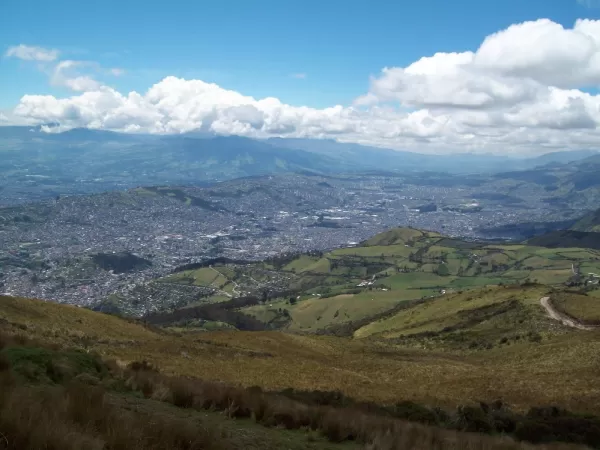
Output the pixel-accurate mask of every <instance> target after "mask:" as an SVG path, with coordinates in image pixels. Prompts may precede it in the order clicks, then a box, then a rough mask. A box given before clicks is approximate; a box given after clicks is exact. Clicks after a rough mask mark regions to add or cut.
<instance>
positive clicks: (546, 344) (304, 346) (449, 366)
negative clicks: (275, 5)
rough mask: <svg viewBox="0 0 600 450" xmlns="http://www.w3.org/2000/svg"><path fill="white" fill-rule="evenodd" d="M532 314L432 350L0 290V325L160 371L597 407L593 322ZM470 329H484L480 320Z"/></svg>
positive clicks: (402, 396) (357, 391)
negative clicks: (480, 340)
mask: <svg viewBox="0 0 600 450" xmlns="http://www.w3.org/2000/svg"><path fill="white" fill-rule="evenodd" d="M540 292H541V290H540V288H537V287H535V288H531V290H530V291H528V292H523V293H522V294H520V296H521V298H532V299H537V300H538V301H539V296H540ZM474 295H475V296H476V295H477V294H474ZM486 295H489V293H488V294H486ZM540 308H541V306H540ZM436 320H440V319H436ZM444 320H445V319H441V321H442V322H444ZM539 320H540V323H541V324H542V325H540V327H541V328H540V331H539V334H540V335H541V337H540V338H537V337H536V338H534V339H529V338H528V337H527V336H526V335H527V332H526V331H525V330H526V328H524V329H523V330H524V331H523V333H524V334H525V335H524V336H523V338H522V339H520V340H510V342H508V343H501V342H500V340H501V339H502V338H501V337H500V336H501V335H500V334H496V335H495V338H494V339H497V338H498V339H499V340H497V341H495V340H490V341H489V342H494V345H493V346H491V348H487V347H485V348H480V349H469V348H466V349H462V350H461V349H455V350H453V351H450V350H451V349H448V350H446V351H445V353H441V352H438V351H437V350H435V348H434V350H426V349H421V348H415V347H416V346H413V347H412V348H411V347H410V346H408V347H407V346H406V345H403V343H402V342H395V341H394V340H362V339H358V340H357V339H350V338H338V337H332V336H309V335H294V334H284V333H280V332H255V333H250V332H204V333H183V334H176V333H169V332H166V331H164V330H161V329H154V328H147V327H144V326H143V324H141V323H133V322H127V321H125V320H123V319H120V318H117V317H113V316H108V315H102V314H99V313H94V312H92V311H88V310H85V309H82V308H75V307H70V306H64V305H57V304H54V303H45V302H40V301H36V300H25V299H15V298H11V297H0V327H1V328H2V329H3V330H7V331H9V332H11V333H17V334H21V335H27V336H32V337H35V338H40V339H43V340H45V341H48V342H56V343H59V344H61V345H69V346H77V347H80V348H83V349H87V350H94V351H97V352H99V353H100V354H101V355H103V356H104V357H106V358H116V359H118V360H121V361H123V362H129V361H135V360H138V361H139V360H148V361H150V362H152V363H153V364H156V365H157V366H158V367H160V368H161V370H162V371H163V372H164V373H166V374H177V375H185V376H193V377H200V378H202V379H205V380H215V381H221V382H226V383H231V384H234V385H240V386H247V387H249V386H261V387H262V388H264V389H268V390H281V389H285V388H288V387H292V388H295V389H300V390H309V391H310V390H315V389H318V390H324V391H333V390H340V391H341V392H343V393H345V394H346V395H350V396H352V397H354V398H356V399H359V400H369V401H376V402H382V403H393V402H397V401H400V400H412V401H417V402H420V403H424V404H428V405H432V406H434V405H439V406H446V407H451V408H454V407H456V406H457V405H460V404H469V403H477V402H479V401H493V400H495V399H498V398H501V399H502V400H504V401H505V402H506V403H507V404H509V405H511V407H514V408H516V409H519V410H524V409H527V408H528V407H530V406H534V405H545V404H556V405H560V406H564V407H568V408H570V409H572V410H576V411H590V412H592V411H596V412H600V411H599V410H598V405H600V387H598V384H597V369H598V361H597V355H598V354H599V351H600V332H597V331H590V332H587V331H586V332H583V331H574V330H571V329H568V328H565V327H562V326H561V325H560V324H559V323H557V322H555V321H552V319H550V318H545V317H539ZM517 323H518V320H517ZM438 328H439V327H438ZM475 331H477V330H476V327H475V328H473V329H472V330H471V332H472V333H475ZM478 332H479V331H478ZM480 333H481V335H482V336H485V335H487V333H490V335H493V333H492V332H490V331H489V330H486V327H485V326H484V327H483V329H482V331H481V332H480ZM511 333H512V332H511ZM514 333H517V330H514ZM472 337H473V338H475V337H476V335H475V334H473V335H472ZM467 347H468V346H467Z"/></svg>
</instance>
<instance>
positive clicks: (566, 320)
mask: <svg viewBox="0 0 600 450" xmlns="http://www.w3.org/2000/svg"><path fill="white" fill-rule="evenodd" d="M540 303H541V305H542V306H543V307H544V309H545V310H546V312H548V315H549V316H550V317H552V318H553V319H554V320H558V321H559V322H561V323H562V324H563V325H566V326H568V327H571V328H577V329H579V330H595V329H598V328H600V327H598V326H591V325H583V324H582V323H580V322H579V321H577V320H575V319H572V318H571V317H568V316H566V315H564V314H562V313H561V312H559V311H557V310H556V309H554V307H553V306H552V304H551V303H550V297H542V298H540Z"/></svg>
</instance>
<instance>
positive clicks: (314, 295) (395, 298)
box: [164, 228, 600, 331]
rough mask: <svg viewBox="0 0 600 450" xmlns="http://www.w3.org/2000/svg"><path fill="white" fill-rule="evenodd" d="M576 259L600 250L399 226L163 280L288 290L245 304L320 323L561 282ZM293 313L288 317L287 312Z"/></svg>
mask: <svg viewBox="0 0 600 450" xmlns="http://www.w3.org/2000/svg"><path fill="white" fill-rule="evenodd" d="M574 267H577V268H579V270H580V272H581V273H583V274H588V273H600V251H597V250H588V249H580V248H556V249H549V248H544V247H536V246H529V245H524V244H515V245H508V244H504V245H496V244H493V245H488V244H480V243H477V242H465V241H460V240H458V239H450V238H446V237H443V236H441V235H439V234H437V233H429V232H423V231H420V230H415V229H411V228H398V229H393V230H389V231H387V232H385V233H382V234H379V235H377V236H375V237H373V238H371V239H369V240H367V241H365V242H364V243H363V244H361V245H359V246H355V247H350V248H342V249H337V250H333V251H331V252H327V253H319V252H317V253H314V254H310V255H308V254H303V255H297V256H291V257H286V258H281V259H274V260H269V261H265V262H257V263H250V264H221V265H215V266H214V267H213V268H209V267H206V268H201V269H197V270H191V271H185V272H179V273H176V274H173V275H170V276H169V277H167V278H165V279H164V281H168V282H174V283H183V284H190V285H195V286H206V287H210V288H213V289H216V290H217V292H216V293H215V295H214V297H215V298H214V299H212V298H209V299H208V301H222V300H226V299H227V298H229V296H232V297H235V296H238V295H241V291H244V292H245V293H249V294H250V295H252V294H253V295H257V296H261V295H263V292H265V291H271V292H278V291H279V292H284V291H290V292H292V294H291V295H293V296H294V297H296V296H297V295H300V300H299V301H298V303H297V304H295V305H289V304H287V303H286V301H287V300H288V299H287V298H286V299H284V300H285V301H284V300H282V299H279V300H277V299H272V300H270V301H269V302H268V304H262V305H257V306H253V307H251V308H250V309H248V311H247V312H249V313H250V314H252V315H255V316H256V317H257V318H260V319H261V320H264V321H266V322H272V321H274V320H276V321H277V323H278V324H280V325H283V324H285V325H284V326H285V327H286V328H287V329H293V330H302V331H314V330H317V329H323V328H326V327H328V326H329V325H332V324H338V323H340V322H344V321H356V320H360V319H364V318H366V317H369V316H371V315H374V314H378V313H380V312H381V311H382V310H384V309H386V308H387V309H390V308H392V307H394V306H396V305H397V304H398V303H400V302H402V301H405V300H412V299H420V298H423V297H428V296H432V295H438V294H441V292H442V291H446V293H448V294H450V293H453V292H458V291H463V290H469V289H477V288H480V287H484V286H492V285H514V284H522V283H526V282H533V283H539V284H543V285H549V286H550V285H552V286H560V285H562V284H564V283H565V282H566V281H568V280H570V279H571V278H572V277H573V268H574ZM369 283H370V284H369ZM361 284H362V285H361ZM236 285H237V286H238V289H236V288H235V286H236ZM363 298H368V301H367V302H365V301H363ZM271 304H272V305H273V306H270V305H271ZM286 311H287V312H286ZM288 313H289V317H283V316H281V315H282V314H288ZM284 319H285V320H284Z"/></svg>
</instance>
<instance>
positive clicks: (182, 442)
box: [0, 334, 600, 450]
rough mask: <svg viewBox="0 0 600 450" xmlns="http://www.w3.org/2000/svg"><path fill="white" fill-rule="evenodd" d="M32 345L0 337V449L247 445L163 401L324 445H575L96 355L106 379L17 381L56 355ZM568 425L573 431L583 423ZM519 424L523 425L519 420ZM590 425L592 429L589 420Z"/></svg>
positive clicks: (481, 411)
mask: <svg viewBox="0 0 600 450" xmlns="http://www.w3.org/2000/svg"><path fill="white" fill-rule="evenodd" d="M34 345H35V346H34ZM38 345H39V343H34V342H28V341H27V340H26V339H23V338H16V339H15V338H14V337H11V336H6V335H3V334H0V349H1V350H2V352H1V353H0V430H1V431H0V432H1V433H2V434H1V438H2V442H0V448H6V449H15V450H16V449H32V450H33V449H46V450H48V449H50V450H53V449H66V450H70V449H73V450H75V449H80V448H86V449H92V450H93V449H98V450H100V449H102V450H113V449H114V450H117V449H134V450H136V449H140V450H141V449H186V450H193V449H241V448H251V447H248V446H247V445H246V444H247V441H244V440H242V441H240V440H239V436H236V435H234V434H230V433H227V432H226V431H225V430H224V428H223V427H222V426H221V425H218V426H215V424H214V423H210V424H209V423H208V422H207V421H205V420H202V419H201V416H200V415H198V414H193V415H188V416H185V415H182V414H180V413H179V412H174V411H168V410H166V409H165V408H163V407H160V406H158V404H157V403H153V402H162V403H169V404H172V405H173V406H175V407H177V408H182V409H187V410H192V411H197V412H201V411H205V410H210V411H221V412H222V413H223V416H222V417H223V418H224V419H225V418H228V419H236V420H250V419H251V420H253V421H254V422H256V423H258V424H261V425H263V426H266V427H269V428H271V427H274V428H272V429H273V431H274V433H279V431H277V430H280V429H285V430H305V431H304V432H305V433H309V434H308V436H311V435H310V432H311V430H312V431H314V432H318V434H319V435H322V436H324V437H325V438H326V439H327V440H328V441H330V442H331V443H342V442H349V443H355V442H356V443H362V444H366V448H368V449H372V450H376V449H380V450H396V449H398V450H400V449H407V448H414V449H419V448H423V449H426V448H427V449H431V448H433V449H440V450H445V449H470V448H473V449H475V448H477V449H482V450H495V449H499V450H500V449H502V450H504V449H506V450H512V449H514V450H518V449H527V448H538V449H542V448H555V449H563V448H564V449H568V448H575V447H572V446H567V445H552V446H549V447H548V446H546V447H532V446H528V445H526V444H522V443H518V442H515V441H513V440H511V439H508V438H497V437H492V436H486V435H482V434H472V433H465V432H458V431H450V430H443V429H440V428H437V427H431V426H424V425H418V424H414V423H407V422H405V421H402V420H398V419H396V418H394V417H391V416H387V415H384V414H382V412H368V411H367V410H363V409H361V408H360V406H359V404H351V405H350V406H348V407H342V408H335V407H332V406H329V405H327V404H325V405H312V404H310V403H304V402H299V401H297V400H294V399H291V398H288V397H285V396H282V395H277V394H270V393H264V392H262V391H261V390H260V389H255V388H253V389H241V388H237V387H234V386H228V385H226V384H223V383H216V382H208V381H202V380H199V379H189V378H182V377H170V376H165V375H162V374H160V373H159V372H158V371H157V370H155V369H154V368H153V366H152V365H151V364H149V363H147V362H145V361H144V362H142V363H139V362H135V363H132V364H129V365H128V366H127V367H123V365H122V364H118V363H116V362H113V363H110V362H107V363H105V364H103V363H102V362H101V361H100V360H99V359H96V365H103V366H104V367H105V368H104V369H102V370H100V369H99V372H101V373H104V374H108V375H106V376H105V377H104V378H103V379H102V380H100V379H94V382H93V383H92V384H93V385H90V384H89V382H90V381H91V380H92V378H86V379H82V378H81V377H80V376H79V375H78V374H75V373H73V374H71V375H72V376H73V377H72V378H71V379H70V380H66V379H65V380H64V383H63V384H23V382H22V380H21V377H20V376H16V374H15V373H14V372H13V371H12V370H11V369H12V365H13V364H14V363H15V361H16V362H18V363H19V364H22V363H23V361H22V359H20V358H17V359H16V360H15V358H14V356H15V354H27V355H29V357H30V360H29V362H30V363H31V364H38V365H41V366H42V368H43V369H44V370H50V369H51V368H50V367H47V363H46V361H44V359H43V358H40V356H39V355H43V354H46V353H48V352H50V353H52V352H56V353H57V354H60V351H55V350H54V349H52V348H45V347H38ZM17 350H18V352H16V353H15V351H17ZM69 352H71V350H69ZM8 355H13V356H12V359H11V360H8V359H7V356H8ZM61 379H62V378H61ZM98 384H99V385H98ZM106 386H109V387H110V389H112V393H109V392H107V391H106V390H105V389H106ZM114 389H119V390H120V391H121V392H122V393H120V394H117V393H116V391H114ZM123 389H124V390H123ZM127 393H141V394H143V396H144V398H145V400H141V399H139V400H133V398H132V397H131V396H130V394H127ZM132 400H133V402H132ZM486 408H487V407H486ZM500 408H503V407H502V406H500ZM382 411H383V410H382ZM486 411H488V410H486V409H485V408H465V409H459V411H458V416H456V417H457V420H454V419H453V420H452V421H451V422H446V425H445V426H451V427H452V428H456V429H458V430H463V431H485V432H490V431H493V430H494V429H495V428H494V427H495V426H496V425H493V423H494V421H495V420H496V419H493V417H495V416H493V415H490V414H492V413H491V412H486ZM490 411H491V410H490ZM494 411H498V413H500V414H502V415H501V416H498V417H504V416H505V413H503V412H502V411H504V410H503V409H494ZM440 417H442V416H440ZM508 417H512V416H508ZM514 417H515V418H516V417H518V416H514ZM446 420H447V419H446ZM510 420H513V419H510ZM519 420H521V421H522V419H519ZM543 420H546V419H543ZM557 420H563V419H560V418H559V419H557ZM568 420H571V419H568ZM577 420H579V419H577ZM571 422H572V423H573V424H575V425H576V424H579V426H580V427H581V426H585V425H586V424H587V423H588V422H585V421H583V422H581V421H579V422H577V421H575V422H573V421H571ZM571 422H567V423H568V424H570V423H571ZM521 423H522V425H523V426H525V425H526V423H527V422H521ZM540 423H542V424H543V423H544V422H543V421H542V422H540ZM557 423H559V422H557ZM589 423H590V424H592V426H593V427H598V424H597V423H595V422H589ZM522 425H512V429H513V431H515V433H516V434H517V435H519V427H521V428H522V431H521V434H523V430H526V431H527V433H529V434H525V435H527V436H531V437H532V438H534V439H536V440H540V439H544V436H546V435H547V431H546V430H545V429H542V430H539V429H538V428H537V425H535V426H533V427H532V426H531V425H527V426H526V427H523V426H522ZM503 426H504V425H503ZM515 426H517V428H516V430H515V428H514V427H515ZM562 426H563V428H565V429H568V430H570V429H571V428H566V426H567V425H566V424H565V423H563V425H562ZM569 426H570V425H569ZM599 430H600V428H599ZM580 433H582V434H581V436H582V439H588V440H594V439H596V438H595V437H594V435H593V433H592V434H590V433H589V432H587V431H581V432H580ZM565 436H567V435H565ZM584 436H585V437H584ZM296 439H297V441H296V442H295V443H292V444H291V445H289V446H288V445H286V447H287V448H290V449H294V450H295V449H301V448H312V449H323V450H324V449H333V448H335V447H334V446H331V445H328V444H326V443H324V442H322V441H319V438H318V437H316V436H313V437H312V438H311V439H309V440H308V441H306V440H303V438H302V437H301V435H300V434H298V435H297V436H296ZM569 439H571V438H570V437H569ZM275 441H277V440H275ZM279 442H281V441H279ZM272 443H273V442H264V443H263V446H262V447H261V448H262V449H270V448H272V449H276V448H281V447H280V446H272V445H271V444H272Z"/></svg>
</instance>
